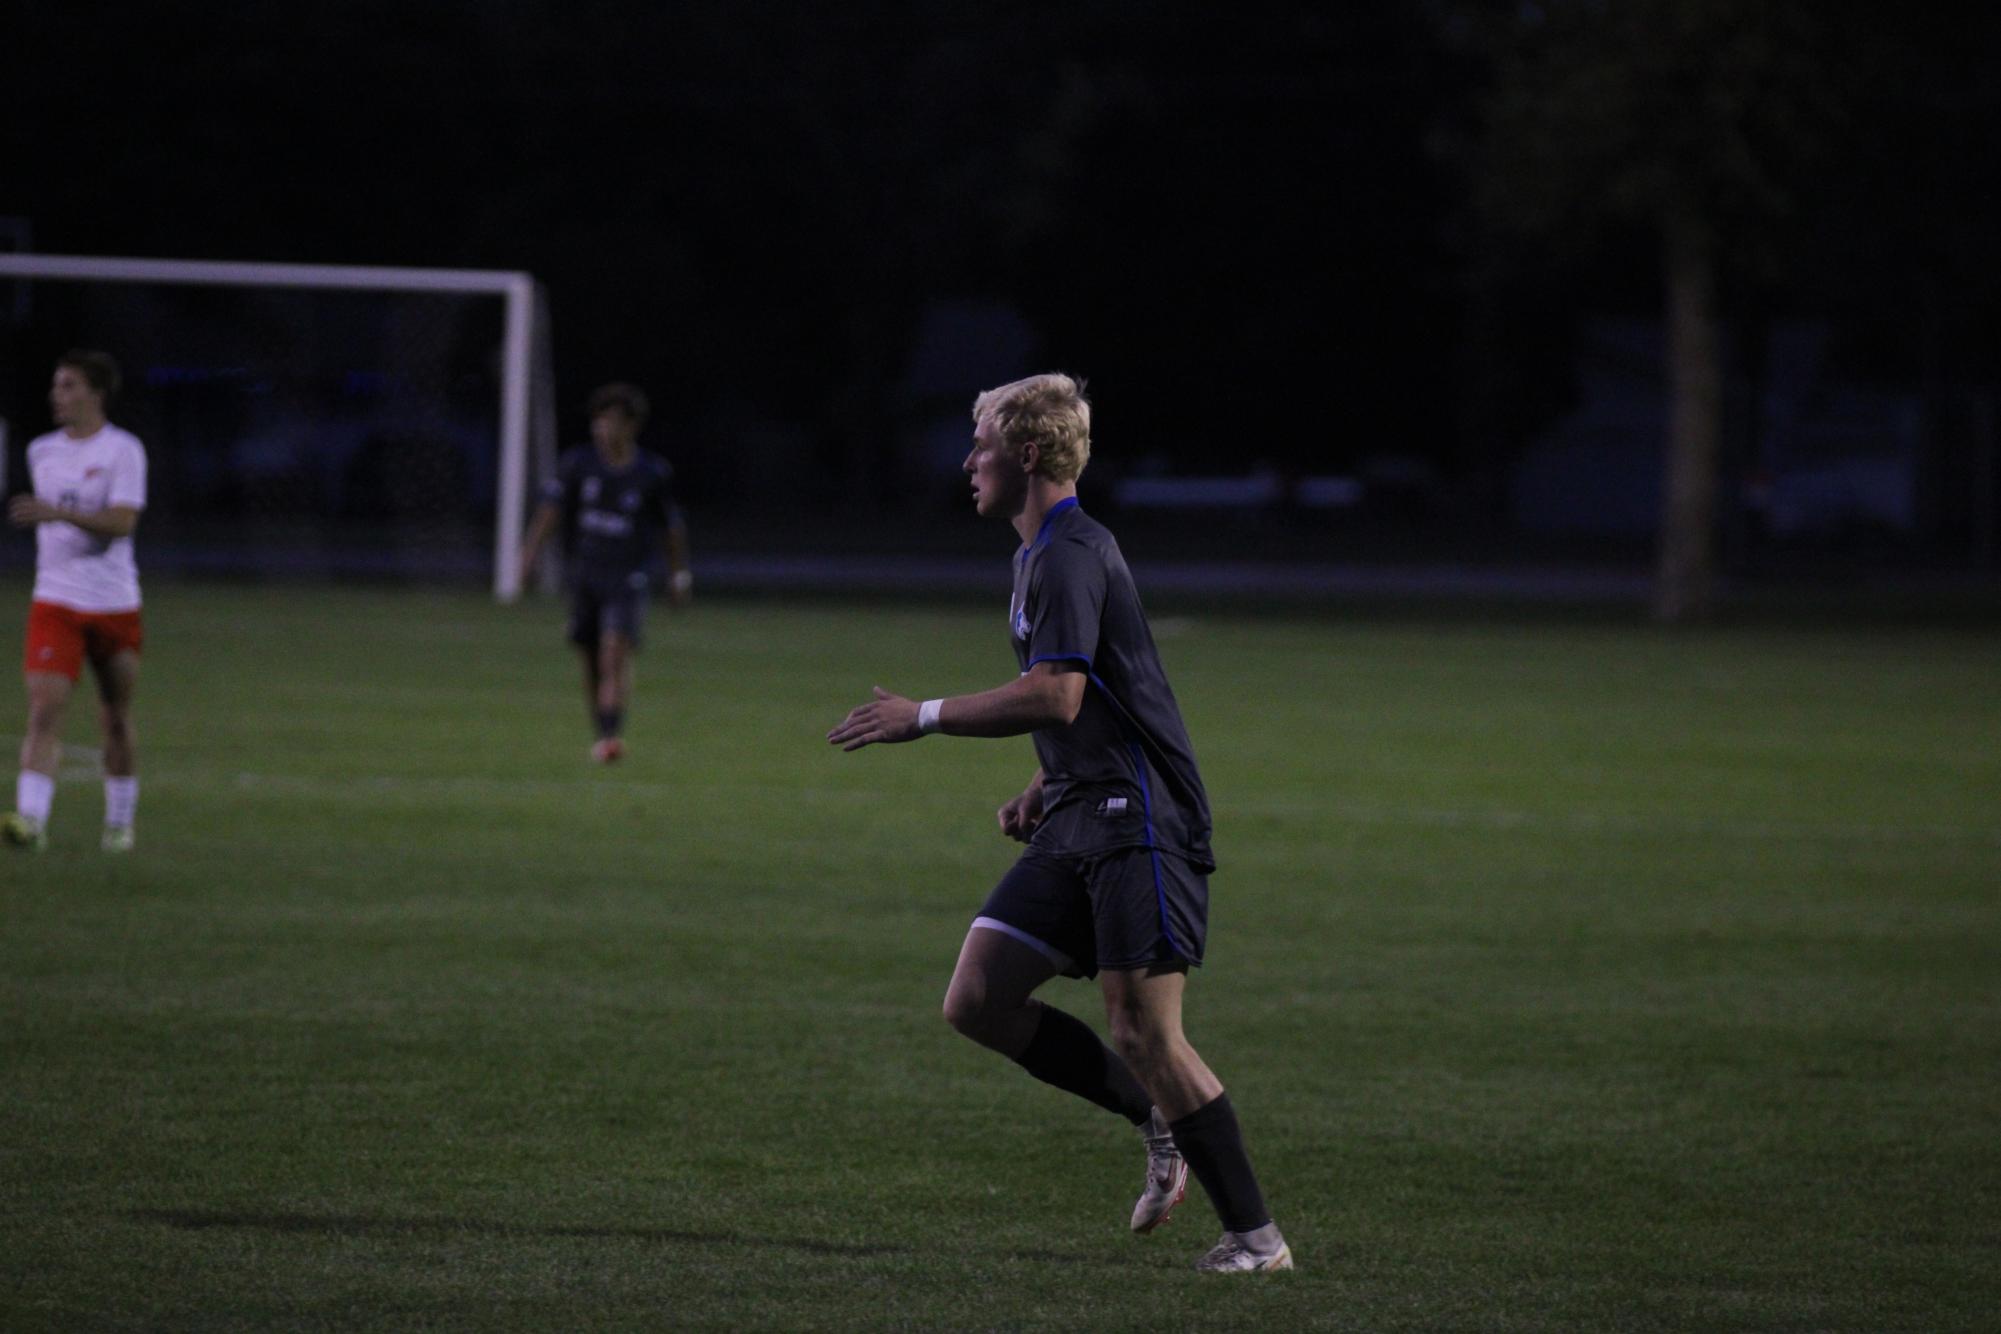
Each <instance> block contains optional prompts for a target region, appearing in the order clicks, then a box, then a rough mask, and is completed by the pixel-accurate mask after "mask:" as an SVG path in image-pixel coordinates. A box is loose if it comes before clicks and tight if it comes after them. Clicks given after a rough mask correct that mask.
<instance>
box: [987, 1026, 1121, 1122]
mask: <svg viewBox="0 0 2001 1334" xmlns="http://www.w3.org/2000/svg"><path fill="white" fill-rule="evenodd" d="M1036 1004H1037V1005H1038V1006H1039V1007H1040V1008H1041V1010H1042V1018H1041V1020H1040V1021H1039V1022H1038V1023H1037V1024H1036V1026H1035V1036H1033V1037H1031V1038H1030V1039H1029V1040H1028V1046H1027V1047H1025V1048H1023V1050H1022V1053H1021V1055H1019V1056H1017V1057H1015V1058H1014V1060H1015V1064H1017V1065H1019V1066H1020V1067H1021V1068H1022V1069H1024V1070H1026V1071H1028V1073H1030V1074H1031V1075H1034V1076H1035V1077H1036V1078H1037V1079H1039V1080H1041V1081H1042V1082H1043V1083H1045V1084H1054V1085H1055V1086H1056V1087H1057V1088H1060V1089H1062V1090H1063V1091H1064V1092H1066V1093H1074V1094H1076V1095H1077V1096H1078V1097H1080V1098H1083V1099H1084V1100H1085V1101H1087V1102H1095V1103H1096V1104H1098V1106H1100V1107H1102V1108H1104V1109H1105V1110H1106V1111H1108V1112H1117V1113H1118V1114H1119V1115H1120V1116H1123V1117H1124V1118H1125V1119H1126V1120H1128V1121H1130V1122H1132V1123H1133V1124H1134V1125H1139V1124H1140V1123H1141V1122H1143V1121H1145V1120H1146V1119H1147V1117H1148V1116H1149V1115H1151V1114H1152V1112H1153V1099H1152V1098H1151V1097H1150V1096H1148V1094H1147V1091H1146V1090H1145V1089H1143V1088H1141V1087H1140V1082H1139V1081H1138V1080H1137V1079H1134V1078H1133V1072H1132V1071H1131V1070H1130V1069H1128V1068H1127V1067H1126V1063H1125V1062H1124V1061H1122V1060H1120V1059H1119V1054H1118V1053H1117V1052H1115V1051H1113V1050H1112V1049H1111V1048H1110V1047H1107V1046H1106V1045H1105V1044H1104V1043H1103V1042H1101V1041H1100V1040H1099V1039H1098V1035H1097V1034H1096V1033H1093V1032H1092V1031H1091V1026H1090V1025H1089V1024H1087V1023H1085V1022H1084V1021H1083V1020H1081V1019H1079V1018H1077V1017H1076V1016H1074V1015H1069V1014H1065V1013H1064V1012H1063V1011H1061V1010H1059V1009H1057V1008H1055V1007H1054V1006H1051V1005H1043V1004H1042V1003H1041V1002H1040V1001H1037V1002H1036Z"/></svg>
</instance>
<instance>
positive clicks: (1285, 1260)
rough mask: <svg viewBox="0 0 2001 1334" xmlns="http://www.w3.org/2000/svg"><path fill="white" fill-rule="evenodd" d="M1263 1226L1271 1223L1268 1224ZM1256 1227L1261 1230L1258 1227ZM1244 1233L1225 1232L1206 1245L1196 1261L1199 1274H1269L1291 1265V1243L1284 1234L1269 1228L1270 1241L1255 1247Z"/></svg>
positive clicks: (1261, 1229)
mask: <svg viewBox="0 0 2001 1334" xmlns="http://www.w3.org/2000/svg"><path fill="white" fill-rule="evenodd" d="M1266 1226H1270V1225H1269V1224H1267V1225H1266ZM1258 1231H1260V1232H1262V1231H1264V1229H1263V1228H1259V1229H1258ZM1249 1235H1254V1234H1247V1233H1238V1232H1225V1233H1224V1234H1223V1239H1222V1240H1221V1241H1219V1242H1217V1243H1216V1244H1215V1245H1214V1246H1212V1247H1211V1248H1210V1249H1209V1253H1208V1254H1207V1255H1205V1256H1203V1257H1202V1258H1201V1259H1200V1260H1197V1261H1196V1262H1195V1272H1197V1273H1198V1274H1269V1273H1271V1272H1273V1271H1274V1270H1279V1269H1290V1268H1292V1247H1290V1246H1288V1245H1286V1244H1285V1238H1284V1237H1281V1236H1279V1235H1278V1229H1277V1228H1272V1232H1271V1235H1272V1245H1271V1246H1269V1247H1255V1246H1252V1245H1250V1244H1249V1243H1248V1242H1247V1241H1246V1240H1245V1238H1246V1237H1247V1236H1249Z"/></svg>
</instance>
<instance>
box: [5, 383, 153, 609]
mask: <svg viewBox="0 0 2001 1334" xmlns="http://www.w3.org/2000/svg"><path fill="white" fill-rule="evenodd" d="M28 477H29V479H30V480H31V482H32V484H33V486H34V489H35V498H36V499H38V500H41V501H44V502H46V503H47V504H50V505H54V506H55V507H56V508H57V509H65V510H74V511H75V512H76V513H78V514H95V513H97V512H99V511H100V510H105V509H110V508H112V507H113V506H118V505H127V506H130V507H131V508H133V509H144V508H146V447H145V446H144V445H142V444H140V443H139V437H138V436H136V435H133V434H132V433H131V432H130V431H126V430H121V429H120V428H118V427H116V426H113V425H111V424H110V423H109V422H107V423H105V424H104V425H103V426H102V427H100V428H99V429H98V431H97V432H96V434H94V435H87V436H85V437H83V438H82V439H81V440H79V439H77V438H76V437H74V436H71V435H66V434H64V433H63V432H61V431H51V432H49V434H47V435H44V436H37V437H36V438H35V440H34V441H33V442H32V443H31V444H29V446H28ZM34 599H35V601H37V602H53V603H55V604H56V605H58V606H62V607H68V608H70V609H71V610H72V611H137V610H138V609H139V565H138V562H137V561H136V560H134V559H133V556H132V539H131V538H130V537H100V536H98V535H97V534H96V533H90V532H85V531H84V530H83V529H81V528H79V527H77V526H76V525H75V524H73V523H64V522H62V521H61V520H57V521H55V522H53V523H43V524H37V525H36V526H35V592H34Z"/></svg>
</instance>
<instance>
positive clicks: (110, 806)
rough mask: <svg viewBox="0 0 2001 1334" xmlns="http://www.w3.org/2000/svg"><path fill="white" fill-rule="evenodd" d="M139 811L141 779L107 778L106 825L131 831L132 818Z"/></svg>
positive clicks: (105, 783) (105, 787) (105, 788)
mask: <svg viewBox="0 0 2001 1334" xmlns="http://www.w3.org/2000/svg"><path fill="white" fill-rule="evenodd" d="M138 810H139V779H138V777H137V776H136V775H135V776H133V777H131V778H106V779H105V780H104V823H105V824H106V825H107V826H109V827H111V828H113V829H130V828H131V827H132V817H133V816H134V815H135V814H137V813H138Z"/></svg>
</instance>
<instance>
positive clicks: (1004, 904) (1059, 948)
mask: <svg viewBox="0 0 2001 1334" xmlns="http://www.w3.org/2000/svg"><path fill="white" fill-rule="evenodd" d="M974 924H975V925H976V926H985V927H990V928H992V929H994V930H997V931H1002V932H1005V933H1006V934H1008V935H1010V936H1013V937H1014V938H1015V939H1017V940H1019V941H1021V942H1022V943H1023V944H1025V945H1028V946H1030V947H1031V948H1033V949H1036V950H1038V951H1040V952H1041V953H1042V954H1044V955H1046V956H1048V958H1049V959H1050V961H1051V962H1052V963H1054V964H1055V965H1056V966H1057V969H1058V971H1060V972H1061V973H1063V974H1064V975H1065V976H1066V977H1096V976H1097V974H1098V971H1099V970H1100V969H1103V968H1112V969H1122V968H1144V967H1146V966H1147V965H1148V964H1154V963H1172V962H1175V961H1177V960H1178V961H1181V962H1185V963H1188V964H1193V965H1200V964H1201V962H1202V951H1203V947H1204V946H1205V944H1206V943H1207V941H1208V935H1209V877H1208V876H1207V875H1206V874H1205V873H1203V872H1202V871H1199V870H1197V869H1196V868H1195V867H1194V866H1193V865H1192V864H1190V863H1189V862H1188V861H1187V860H1186V859H1185V858H1182V857H1179V856H1176V855H1175V854H1174V853H1171V852H1162V851H1159V850H1157V849H1152V848H1112V849H1110V850H1107V851H1103V852H1093V853H1088V854H1084V855H1076V856H1066V855H1061V854H1057V853H1052V852H1049V851H1046V850H1044V849H1042V848H1038V847H1033V846H1031V847H1030V848H1029V849H1028V850H1027V851H1026V852H1024V853H1022V854H1021V858H1020V860H1019V861H1017V862H1015V864H1014V865H1013V866H1012V867H1010V868H1009V869H1008V872H1007V874H1006V875H1004V876H1002V877H1001V880H1000V883H999V884H997V885H995V886H994V888H993V892H992V893H991V894H989V895H987V901H986V902H985V903H984V904H983V905H981V907H980V912H979V916H978V917H976V918H974Z"/></svg>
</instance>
